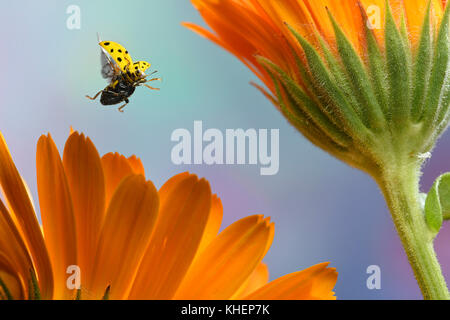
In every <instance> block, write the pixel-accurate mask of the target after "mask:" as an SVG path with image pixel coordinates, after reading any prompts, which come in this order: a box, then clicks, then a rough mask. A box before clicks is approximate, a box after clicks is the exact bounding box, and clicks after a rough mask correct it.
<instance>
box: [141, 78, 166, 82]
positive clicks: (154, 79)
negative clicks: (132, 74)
mask: <svg viewBox="0 0 450 320" xmlns="http://www.w3.org/2000/svg"><path fill="white" fill-rule="evenodd" d="M156 80H159V81H162V79H161V78H152V79H149V80H145V82H150V81H156Z"/></svg>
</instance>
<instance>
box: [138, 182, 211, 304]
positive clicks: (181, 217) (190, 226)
mask: <svg viewBox="0 0 450 320" xmlns="http://www.w3.org/2000/svg"><path fill="white" fill-rule="evenodd" d="M181 176H182V177H184V178H183V179H180V178H179V176H175V177H174V178H172V179H173V180H174V181H175V183H173V181H170V180H169V181H168V182H167V184H168V185H169V187H167V186H165V187H163V188H162V189H163V191H162V194H163V195H162V196H161V197H160V199H161V209H160V213H159V216H158V221H157V224H156V228H155V233H154V234H153V236H152V239H151V242H150V245H149V247H148V248H147V251H146V253H145V256H144V259H143V260H142V263H141V266H140V268H139V272H138V275H137V277H136V280H135V282H134V285H133V290H132V291H131V294H130V299H170V298H171V297H172V296H173V294H174V293H175V291H176V289H177V288H178V286H179V284H180V282H181V280H182V279H183V277H184V275H185V273H186V271H187V270H188V268H189V266H190V265H191V262H192V260H193V258H194V256H195V253H196V252H197V250H198V247H199V244H200V241H201V239H202V237H203V233H204V230H205V227H206V224H207V222H208V217H209V214H210V210H211V189H210V187H209V183H208V182H207V181H206V180H204V179H201V180H199V179H198V178H197V176H195V175H187V176H186V175H184V174H183V175H181ZM172 179H171V180H172ZM169 189H170V190H169ZM155 261H157V263H155Z"/></svg>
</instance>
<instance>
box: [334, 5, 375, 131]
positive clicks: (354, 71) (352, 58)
mask: <svg viewBox="0 0 450 320" xmlns="http://www.w3.org/2000/svg"><path fill="white" fill-rule="evenodd" d="M328 16H329V17H330V20H331V23H332V25H333V28H334V33H335V37H336V42H337V45H338V51H339V55H340V57H341V59H342V62H343V65H344V67H345V69H346V70H347V72H348V74H349V75H351V76H349V78H350V81H351V83H352V87H353V94H354V95H355V96H356V97H357V98H358V101H359V104H360V105H361V106H362V109H363V110H364V111H365V113H367V115H366V117H367V119H368V120H369V127H370V129H372V130H373V131H375V132H378V131H380V130H381V129H382V128H384V114H383V112H382V110H381V107H380V105H379V104H378V101H377V98H376V95H375V92H374V90H373V87H372V84H371V81H370V78H369V75H368V74H367V71H366V69H365V66H364V65H363V63H362V61H361V59H360V58H359V55H358V53H356V51H355V49H354V48H353V45H352V44H351V42H350V41H349V40H348V38H347V36H346V35H345V34H344V32H343V31H342V29H341V28H340V27H339V25H338V24H337V22H336V20H335V19H334V17H333V16H332V14H331V13H330V12H329V11H328Z"/></svg>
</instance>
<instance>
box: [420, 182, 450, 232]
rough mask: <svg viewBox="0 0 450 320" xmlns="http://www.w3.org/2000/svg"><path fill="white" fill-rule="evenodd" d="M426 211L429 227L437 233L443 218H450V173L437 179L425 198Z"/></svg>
mask: <svg viewBox="0 0 450 320" xmlns="http://www.w3.org/2000/svg"><path fill="white" fill-rule="evenodd" d="M424 212H425V220H426V222H427V225H428V228H429V229H430V230H431V231H432V232H433V233H434V234H437V233H438V232H439V230H440V229H441V226H442V222H443V220H448V219H450V173H444V174H443V175H441V176H439V178H437V179H436V181H435V182H434V184H433V186H432V187H431V189H430V191H429V192H428V195H427V198H426V200H425V208H424Z"/></svg>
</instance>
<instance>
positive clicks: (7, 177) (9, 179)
mask: <svg viewBox="0 0 450 320" xmlns="http://www.w3.org/2000/svg"><path fill="white" fill-rule="evenodd" d="M0 186H1V187H2V190H3V192H4V194H5V197H6V199H7V201H8V204H9V205H10V207H11V209H12V212H11V213H12V214H14V221H17V227H18V229H19V232H20V234H21V235H22V237H23V238H24V240H25V243H26V245H27V247H28V248H29V250H30V253H31V255H32V257H33V261H34V263H35V269H36V271H37V276H38V279H39V284H40V289H41V294H42V297H43V298H44V299H50V298H52V294H53V276H52V270H51V266H50V260H49V255H48V252H47V248H46V247H45V243H44V239H43V237H42V233H41V230H40V227H39V223H38V221H37V218H36V215H35V213H34V210H33V205H32V203H31V201H30V198H29V197H28V193H27V189H26V188H25V186H24V184H23V181H22V178H21V176H20V175H19V172H18V171H17V169H16V166H15V165H14V162H13V160H12V158H11V155H10V153H9V150H8V147H7V145H6V142H5V140H4V138H3V135H2V134H1V132H0Z"/></svg>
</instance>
